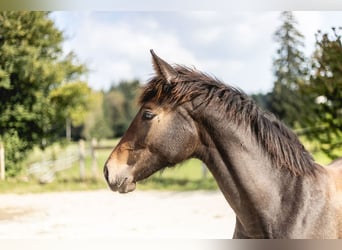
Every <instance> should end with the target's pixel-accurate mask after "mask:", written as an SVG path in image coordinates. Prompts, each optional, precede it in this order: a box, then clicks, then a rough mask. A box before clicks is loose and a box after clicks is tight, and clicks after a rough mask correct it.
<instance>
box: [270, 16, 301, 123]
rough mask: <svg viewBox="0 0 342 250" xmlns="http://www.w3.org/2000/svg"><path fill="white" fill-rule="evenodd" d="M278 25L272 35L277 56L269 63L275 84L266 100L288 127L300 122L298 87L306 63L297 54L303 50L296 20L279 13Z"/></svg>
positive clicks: (271, 109)
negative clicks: (276, 47)
mask: <svg viewBox="0 0 342 250" xmlns="http://www.w3.org/2000/svg"><path fill="white" fill-rule="evenodd" d="M281 18H282V20H283V23H282V25H281V26H280V27H279V29H278V30H277V31H276V32H275V36H274V38H275V41H276V42H277V43H279V49H278V50H277V56H276V58H275V59H274V60H273V65H274V66H273V67H274V69H273V70H274V75H275V82H274V86H273V90H272V93H271V97H270V100H269V101H270V103H269V108H270V111H271V112H273V113H275V114H276V115H277V116H278V117H279V118H280V119H281V120H283V121H284V122H285V123H287V124H288V125H290V126H292V127H293V126H294V125H295V122H296V121H297V120H298V119H300V117H298V109H300V108H301V107H300V104H301V102H298V100H300V99H299V91H298V86H299V85H300V84H302V83H303V82H304V81H305V77H306V76H307V67H306V59H305V56H304V54H303V52H302V51H301V49H302V48H303V46H304V43H303V41H302V40H303V35H302V34H301V33H300V32H299V31H298V30H297V29H296V27H295V25H296V20H295V18H294V16H293V14H292V13H291V12H289V11H285V12H282V14H281Z"/></svg>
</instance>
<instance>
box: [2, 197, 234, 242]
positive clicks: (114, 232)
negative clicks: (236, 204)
mask: <svg viewBox="0 0 342 250" xmlns="http://www.w3.org/2000/svg"><path fill="white" fill-rule="evenodd" d="M234 225H235V215H234V213H233V211H232V210H231V209H230V207H229V206H228V204H227V202H226V200H225V199H224V197H223V195H222V194H221V193H220V192H219V191H215V192H206V191H195V192H157V191H134V192H132V193H130V194H126V195H120V194H117V193H113V192H110V191H108V190H99V191H87V192H62V193H44V194H25V195H15V194H3V195H0V239H32V238H33V239H36V238H39V239H74V238H83V239H89V238H94V239H99V238H104V239H113V238H123V239H127V238H143V239H144V238H148V239H153V238H191V239H200V238H205V239H222V238H231V236H232V234H233V230H234Z"/></svg>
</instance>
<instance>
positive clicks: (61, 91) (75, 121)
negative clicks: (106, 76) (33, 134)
mask: <svg viewBox="0 0 342 250" xmlns="http://www.w3.org/2000/svg"><path fill="white" fill-rule="evenodd" d="M91 93H92V91H91V89H90V88H89V87H88V85H87V84H86V83H84V82H79V81H77V82H71V83H66V84H63V85H62V86H60V87H58V88H56V89H54V90H52V91H51V93H50V95H49V98H50V100H51V103H52V104H53V108H54V110H55V112H56V115H57V117H59V118H60V119H61V120H63V121H65V124H66V126H65V127H66V129H65V131H66V138H67V140H69V141H70V140H71V125H73V126H79V125H81V124H82V123H83V122H84V120H85V118H86V115H87V113H88V109H89V108H90V107H91Z"/></svg>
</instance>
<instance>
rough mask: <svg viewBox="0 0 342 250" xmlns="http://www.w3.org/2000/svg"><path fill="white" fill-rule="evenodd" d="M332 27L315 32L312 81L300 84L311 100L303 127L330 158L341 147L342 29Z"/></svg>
mask: <svg viewBox="0 0 342 250" xmlns="http://www.w3.org/2000/svg"><path fill="white" fill-rule="evenodd" d="M332 30H333V32H332V34H328V33H322V32H320V31H319V32H318V34H317V35H316V51H315V52H314V54H313V60H312V70H311V72H312V73H311V77H310V81H309V82H308V83H306V84H302V85H301V91H302V94H303V96H306V97H308V98H310V100H311V105H308V106H307V107H306V113H307V115H306V116H305V117H303V119H302V120H301V122H302V126H303V127H306V128H308V134H307V135H308V136H309V138H311V139H314V140H317V141H319V143H320V144H319V145H320V149H321V150H322V151H323V152H325V153H326V154H327V155H329V156H330V157H334V156H335V155H334V149H336V148H341V146H342V40H341V34H340V32H339V31H338V30H336V29H335V28H333V29H332ZM340 30H342V28H340Z"/></svg>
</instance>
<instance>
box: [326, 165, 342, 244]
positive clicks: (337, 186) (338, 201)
mask: <svg viewBox="0 0 342 250" xmlns="http://www.w3.org/2000/svg"><path fill="white" fill-rule="evenodd" d="M325 168H326V170H327V172H328V174H329V178H330V181H329V186H330V199H331V204H332V206H333V208H334V209H335V211H336V222H337V223H338V238H340V239H341V238H342V167H337V166H329V165H328V166H326V167H325Z"/></svg>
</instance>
